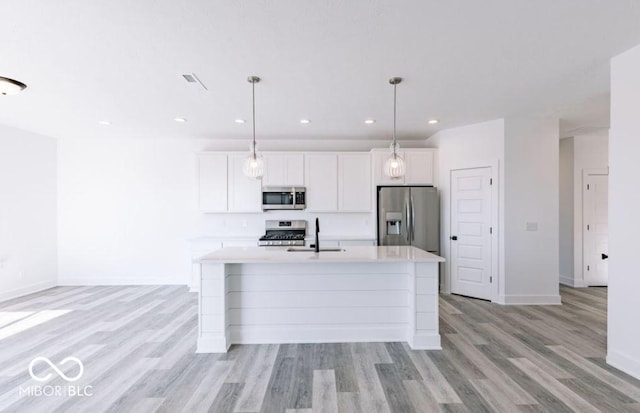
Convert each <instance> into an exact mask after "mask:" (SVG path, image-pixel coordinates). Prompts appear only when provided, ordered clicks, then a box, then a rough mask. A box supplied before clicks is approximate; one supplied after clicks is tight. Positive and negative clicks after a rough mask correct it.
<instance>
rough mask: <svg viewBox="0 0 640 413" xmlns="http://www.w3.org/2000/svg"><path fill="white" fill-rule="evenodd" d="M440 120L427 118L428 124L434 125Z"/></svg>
mask: <svg viewBox="0 0 640 413" xmlns="http://www.w3.org/2000/svg"><path fill="white" fill-rule="evenodd" d="M438 122H440V121H439V120H438V119H429V125H435V124H437V123H438Z"/></svg>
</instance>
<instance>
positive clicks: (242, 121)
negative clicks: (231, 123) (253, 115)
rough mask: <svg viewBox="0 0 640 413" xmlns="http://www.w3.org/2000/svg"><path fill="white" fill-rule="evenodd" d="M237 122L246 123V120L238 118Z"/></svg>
mask: <svg viewBox="0 0 640 413" xmlns="http://www.w3.org/2000/svg"><path fill="white" fill-rule="evenodd" d="M235 122H236V123H245V122H246V121H245V120H244V119H236V120H235Z"/></svg>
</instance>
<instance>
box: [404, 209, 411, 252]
mask: <svg viewBox="0 0 640 413" xmlns="http://www.w3.org/2000/svg"><path fill="white" fill-rule="evenodd" d="M404 212H405V214H406V217H407V225H405V226H406V231H407V242H409V243H410V242H411V222H410V215H409V203H408V202H405V204H404Z"/></svg>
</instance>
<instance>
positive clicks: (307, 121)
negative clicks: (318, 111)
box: [300, 119, 311, 125]
mask: <svg viewBox="0 0 640 413" xmlns="http://www.w3.org/2000/svg"><path fill="white" fill-rule="evenodd" d="M300 123H302V124H303V125H308V124H310V123H311V121H310V120H309V119H300Z"/></svg>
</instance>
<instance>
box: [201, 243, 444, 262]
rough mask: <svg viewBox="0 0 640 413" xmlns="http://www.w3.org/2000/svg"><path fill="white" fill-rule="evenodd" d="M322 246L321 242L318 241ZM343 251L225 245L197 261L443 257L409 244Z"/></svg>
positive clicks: (425, 259)
mask: <svg viewBox="0 0 640 413" xmlns="http://www.w3.org/2000/svg"><path fill="white" fill-rule="evenodd" d="M321 245H322V243H321ZM343 250H344V251H339V252H333V251H321V252H320V253H319V254H316V253H314V252H313V251H312V250H310V251H304V252H290V251H287V247H281V248H280V247H270V248H264V247H227V248H222V249H219V250H217V251H214V252H212V253H209V254H207V255H204V256H202V257H200V258H198V259H196V260H195V261H196V262H200V263H203V264H204V263H215V262H217V263H230V264H240V263H256V262H265V263H280V262H282V263H304V262H443V261H444V258H442V257H439V256H437V255H434V254H431V253H429V252H426V251H423V250H421V249H418V248H416V247H411V246H383V247H373V246H371V247H345V248H343Z"/></svg>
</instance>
